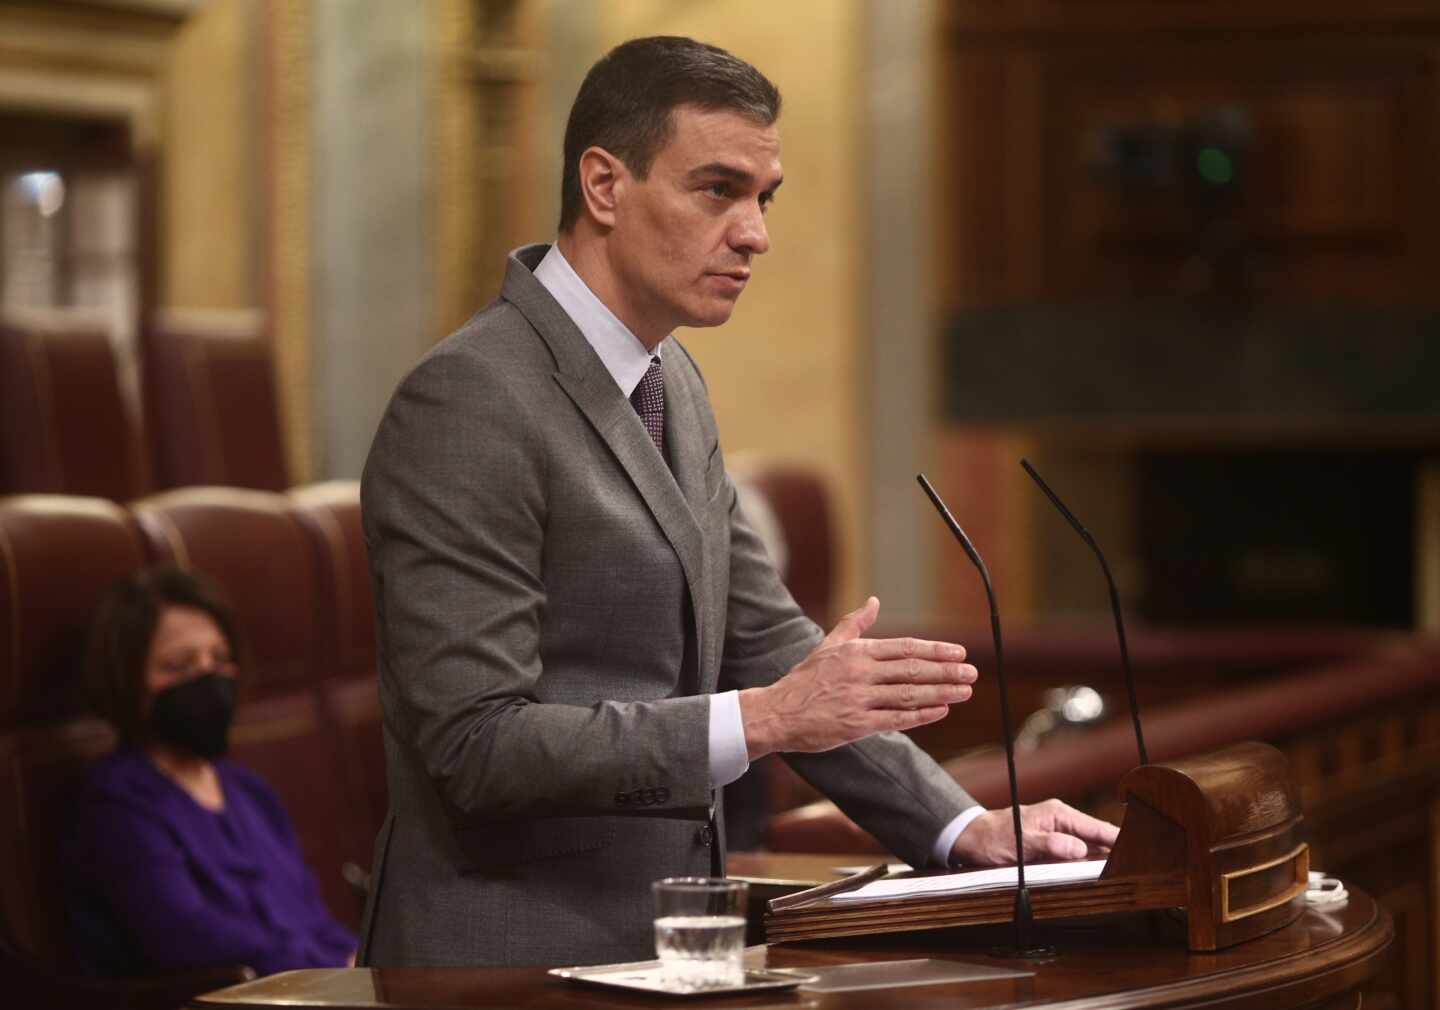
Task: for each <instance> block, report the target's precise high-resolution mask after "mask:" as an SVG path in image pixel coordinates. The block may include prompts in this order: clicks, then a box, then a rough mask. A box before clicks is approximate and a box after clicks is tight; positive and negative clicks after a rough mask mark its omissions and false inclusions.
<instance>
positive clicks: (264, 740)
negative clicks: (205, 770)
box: [230, 689, 373, 929]
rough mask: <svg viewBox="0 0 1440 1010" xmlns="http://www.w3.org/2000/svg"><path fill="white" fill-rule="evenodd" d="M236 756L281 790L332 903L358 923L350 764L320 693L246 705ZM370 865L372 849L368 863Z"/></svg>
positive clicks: (233, 737) (237, 727)
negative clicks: (350, 862)
mask: <svg viewBox="0 0 1440 1010" xmlns="http://www.w3.org/2000/svg"><path fill="white" fill-rule="evenodd" d="M242 690H243V689H242ZM230 757H231V758H233V759H234V760H235V761H237V762H239V763H240V764H242V765H244V766H245V767H247V768H250V769H253V770H254V771H256V772H258V773H259V774H260V775H261V777H263V778H264V779H265V781H266V782H268V783H269V784H270V785H271V786H272V787H274V789H275V791H276V792H277V793H278V794H279V795H280V799H281V801H282V802H283V803H284V805H285V810H286V812H287V813H289V815H290V820H291V822H292V823H293V824H294V825H295V834H296V835H297V836H298V837H299V840H300V851H301V852H302V853H303V854H304V856H305V862H306V864H307V865H309V867H310V869H311V870H313V871H314V873H315V876H316V879H317V881H318V883H319V885H320V893H321V895H322V896H324V898H325V903H326V905H328V906H329V908H330V911H331V912H332V913H334V915H335V917H336V918H338V919H339V920H340V921H341V922H344V923H346V924H347V925H349V926H350V927H351V928H352V929H354V928H358V926H359V924H360V916H361V913H362V912H363V911H364V909H363V908H362V907H361V904H360V902H359V900H358V899H357V897H356V895H355V892H354V889H353V888H352V887H351V886H350V884H348V883H347V882H346V880H345V876H344V873H343V870H342V867H343V865H344V863H345V861H346V857H347V855H348V850H349V848H350V847H351V846H350V844H349V839H350V829H349V825H350V811H349V810H348V809H347V798H346V793H345V789H344V785H343V783H344V780H345V771H346V769H345V767H344V764H343V762H342V761H341V757H340V751H339V748H338V743H337V739H336V736H335V733H334V730H333V728H332V727H331V725H330V724H329V722H328V720H327V719H326V718H325V712H324V709H323V706H322V703H321V700H320V696H319V695H318V694H317V693H316V692H315V691H313V690H299V691H291V692H288V693H286V694H281V695H273V696H270V697H266V698H259V699H255V700H251V701H244V702H242V703H241V704H240V706H239V707H238V708H237V710H236V713H235V723H234V726H233V727H232V729H231V731H230ZM371 840H372V841H373V839H371ZM368 864H369V855H368V852H367V854H366V857H365V862H364V863H363V864H361V865H368Z"/></svg>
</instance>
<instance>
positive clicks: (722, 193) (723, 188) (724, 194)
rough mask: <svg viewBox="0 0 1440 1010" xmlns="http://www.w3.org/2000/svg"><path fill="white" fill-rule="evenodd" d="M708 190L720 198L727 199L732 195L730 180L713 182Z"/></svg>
mask: <svg viewBox="0 0 1440 1010" xmlns="http://www.w3.org/2000/svg"><path fill="white" fill-rule="evenodd" d="M707 191H708V192H709V193H710V195H711V196H718V197H719V198H720V199H722V200H725V199H728V198H729V196H730V184H729V183H728V182H712V183H711V184H710V185H709V187H707Z"/></svg>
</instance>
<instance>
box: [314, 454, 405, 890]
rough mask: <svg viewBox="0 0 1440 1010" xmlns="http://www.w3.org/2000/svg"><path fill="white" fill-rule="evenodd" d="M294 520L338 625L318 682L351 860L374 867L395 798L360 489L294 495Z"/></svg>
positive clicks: (329, 636) (332, 484) (323, 649)
mask: <svg viewBox="0 0 1440 1010" xmlns="http://www.w3.org/2000/svg"><path fill="white" fill-rule="evenodd" d="M289 498H290V501H291V503H292V504H293V506H294V509H295V515H296V517H297V518H298V519H299V520H300V522H301V524H302V525H303V526H304V527H305V530H306V531H307V532H308V533H309V534H310V536H311V538H312V539H313V541H314V543H315V548H316V554H317V557H318V558H319V562H320V593H321V596H322V597H323V598H324V599H325V600H327V601H328V604H329V606H328V607H327V608H326V609H327V610H328V611H329V612H330V614H331V615H332V616H333V621H332V622H331V623H330V624H329V625H328V626H326V627H325V628H323V629H322V630H321V639H320V659H319V663H318V668H319V676H320V677H321V678H322V679H323V681H322V687H321V692H322V696H323V704H324V710H325V715H326V718H327V721H328V722H329V724H330V726H331V727H332V730H333V732H334V734H335V740H336V744H337V746H338V748H339V754H340V762H341V770H340V777H339V779H338V785H339V787H340V789H341V790H342V792H343V795H344V816H345V831H344V839H343V842H342V849H343V855H344V858H345V859H346V860H348V861H350V862H352V863H354V864H355V865H356V866H359V867H362V868H366V867H369V865H370V859H371V851H372V847H373V843H374V840H375V836H376V834H377V833H378V832H379V830H380V827H381V825H382V824H383V823H384V820H385V813H386V810H387V808H388V805H389V791H388V789H387V785H386V779H385V741H384V734H383V732H382V730H381V725H382V723H381V712H380V698H379V695H378V692H377V689H376V667H375V607H374V604H373V602H372V598H371V593H370V566H369V559H368V555H367V552H366V549H365V535H364V532H363V531H362V529H361V526H360V484H359V482H358V481H353V480H337V481H327V482H325V483H321V484H310V485H306V486H304V487H299V488H295V489H293V490H291V491H290V493H289Z"/></svg>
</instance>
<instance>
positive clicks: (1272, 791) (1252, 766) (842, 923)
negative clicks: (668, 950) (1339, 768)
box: [765, 743, 1309, 950]
mask: <svg viewBox="0 0 1440 1010" xmlns="http://www.w3.org/2000/svg"><path fill="white" fill-rule="evenodd" d="M1121 795H1122V797H1123V798H1124V799H1125V800H1126V808H1125V817H1124V820H1123V821H1122V823H1121V828H1120V837H1119V839H1118V840H1117V841H1116V843H1115V849H1114V851H1113V852H1112V853H1111V856H1110V859H1109V861H1108V862H1107V864H1106V866H1105V869H1104V871H1103V872H1102V873H1101V875H1100V878H1099V879H1098V880H1095V881H1092V882H1086V883H1074V884H1058V885H1053V886H1043V887H1042V886H1036V887H1032V888H1031V895H1030V896H1031V904H1032V907H1033V908H1034V912H1035V917H1036V918H1037V919H1058V918H1066V917H1071V916H1079V915H1105V914H1120V913H1125V912H1135V911H1142V910H1146V909H1168V908H1175V909H1183V910H1184V913H1185V923H1186V939H1187V943H1188V945H1189V947H1190V948H1191V949H1192V950H1216V949H1219V948H1222V947H1228V946H1232V945H1234V944H1237V943H1241V942H1243V941H1245V940H1248V939H1251V938H1253V937H1257V936H1261V935H1263V934H1265V933H1269V932H1272V931H1274V930H1276V929H1279V928H1281V927H1282V926H1285V925H1288V924H1289V923H1291V922H1293V921H1294V920H1295V919H1296V918H1298V917H1299V915H1300V913H1301V912H1302V911H1304V907H1305V905H1304V903H1305V885H1306V881H1307V879H1308V876H1309V848H1308V846H1307V845H1306V844H1305V842H1304V841H1303V840H1301V838H1300V834H1299V832H1300V824H1301V814H1300V803H1299V799H1298V793H1297V790H1296V788H1295V784H1294V780H1293V779H1292V778H1291V776H1290V772H1289V768H1288V767H1287V765H1286V763H1285V758H1284V756H1283V755H1282V754H1281V753H1280V752H1279V751H1277V750H1276V749H1275V748H1273V747H1271V746H1269V745H1267V744H1261V743H1242V744H1236V745H1234V746H1232V747H1227V748H1225V749H1224V750H1220V751H1216V752H1214V753H1213V754H1205V755H1200V756H1198V757H1193V758H1187V759H1185V760H1181V761H1173V762H1168V763H1165V764H1152V765H1143V766H1141V767H1139V768H1136V769H1134V770H1133V771H1131V772H1130V773H1129V774H1128V775H1127V776H1126V777H1125V779H1124V780H1123V781H1122V783H1121ZM957 876H958V877H962V878H963V876H964V875H963V874H959V875H957ZM1013 909H1014V891H1013V890H1012V889H993V890H988V891H981V892H972V893H956V894H943V895H935V894H931V895H917V896H911V897H902V898H889V899H873V900H871V899H859V898H854V899H846V898H837V897H825V898H820V899H819V900H816V901H813V902H809V903H807V904H803V905H800V906H798V907H790V908H784V909H778V910H776V909H772V910H770V911H769V912H767V914H766V918H765V935H766V938H767V939H768V940H770V941H771V942H776V941H783V940H816V939H824V938H828V937H838V936H860V935H866V934H871V933H884V932H904V931H911V930H925V929H937V928H943V927H950V926H970V925H979V924H983V923H997V922H1006V921H1009V919H1010V917H1011V915H1012V914H1013Z"/></svg>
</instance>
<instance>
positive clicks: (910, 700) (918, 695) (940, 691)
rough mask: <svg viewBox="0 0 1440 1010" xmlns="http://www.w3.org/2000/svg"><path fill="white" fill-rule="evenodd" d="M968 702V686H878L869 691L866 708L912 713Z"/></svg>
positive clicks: (943, 684)
mask: <svg viewBox="0 0 1440 1010" xmlns="http://www.w3.org/2000/svg"><path fill="white" fill-rule="evenodd" d="M969 700H970V686H969V685H968V684H955V683H948V682H947V683H939V684H909V683H907V684H879V685H876V686H875V687H874V688H872V689H871V691H870V693H869V695H868V703H867V705H866V707H867V708H872V709H895V710H900V711H914V710H915V709H917V708H931V707H934V706H948V705H958V704H960V703H961V702H963V701H969Z"/></svg>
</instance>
